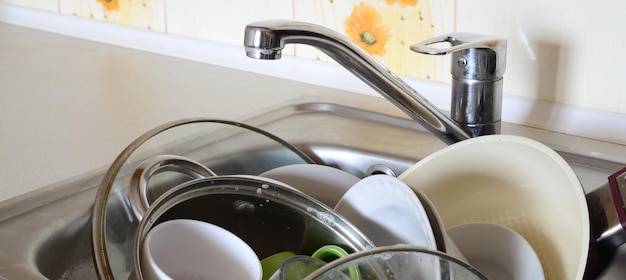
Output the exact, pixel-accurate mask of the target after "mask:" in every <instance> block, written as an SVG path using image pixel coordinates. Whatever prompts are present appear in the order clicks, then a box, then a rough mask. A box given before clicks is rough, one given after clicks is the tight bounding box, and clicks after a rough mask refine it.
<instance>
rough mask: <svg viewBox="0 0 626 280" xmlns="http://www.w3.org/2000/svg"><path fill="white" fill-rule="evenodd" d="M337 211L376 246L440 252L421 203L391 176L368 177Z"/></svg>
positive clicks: (341, 202) (361, 181) (355, 186)
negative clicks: (404, 247) (399, 246)
mask: <svg viewBox="0 0 626 280" xmlns="http://www.w3.org/2000/svg"><path fill="white" fill-rule="evenodd" d="M335 211H336V212H337V213H339V214H340V215H342V216H343V217H345V218H346V219H348V220H349V221H350V222H351V223H352V224H354V225H355V226H356V227H358V228H359V229H360V230H361V231H363V233H365V235H367V236H368V237H369V238H370V239H371V240H372V242H374V244H375V245H376V246H385V245H395V244H412V245H417V246H423V247H426V248H429V249H433V250H436V249H437V243H436V241H435V236H434V233H433V228H432V226H431V223H430V220H429V218H428V215H427V213H426V210H425V209H424V207H423V206H422V203H421V201H420V200H419V199H418V198H417V196H416V195H415V193H413V190H411V189H410V188H409V187H408V186H407V185H406V184H405V183H404V182H402V181H400V180H398V179H396V178H394V177H391V176H387V175H373V176H369V177H366V178H364V179H362V180H360V181H359V182H357V183H356V184H355V185H354V186H352V187H351V188H350V189H349V190H348V191H347V192H346V193H345V195H344V196H343V197H342V198H341V200H340V201H339V203H337V206H335Z"/></svg>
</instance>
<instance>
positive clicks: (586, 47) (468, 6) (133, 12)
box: [0, 0, 626, 113]
mask: <svg viewBox="0 0 626 280" xmlns="http://www.w3.org/2000/svg"><path fill="white" fill-rule="evenodd" d="M113 1H117V2H118V3H119V8H117V9H115V10H106V9H105V8H104V6H103V5H102V4H101V3H99V2H98V0H0V2H3V3H9V4H15V5H19V6H24V7H29V8H35V9H42V10H47V11H52V12H59V13H62V14H67V15H74V16H80V17H85V18H91V19H95V20H103V21H108V22H114V23H119V24H123V25H128V26H133V27H137V28H143V29H150V30H155V31H160V32H167V33H170V34H176V35H182V36H190V37H194V38H199V39H203V40H210V41H215V42H221V43H227V44H234V45H240V44H241V42H242V40H243V30H244V26H245V25H246V24H248V23H250V22H253V21H257V20H263V19H295V20H300V21H306V22H312V23H316V24H320V25H323V26H326V27H329V28H331V29H334V30H336V31H338V32H340V33H342V34H345V21H346V18H347V17H348V16H350V14H351V13H352V11H353V9H354V7H355V6H357V5H360V3H362V2H365V3H366V4H368V5H371V6H373V7H375V8H376V10H377V12H378V13H380V14H381V15H382V17H383V24H384V25H386V26H389V27H390V28H393V30H394V34H393V36H392V37H391V38H390V39H389V41H388V43H387V44H386V49H387V52H386V53H385V55H382V56H375V58H376V59H378V60H379V61H381V62H382V63H383V64H385V65H386V66H387V67H389V68H390V69H391V70H392V71H394V72H396V73H398V74H402V75H409V76H414V77H418V78H425V79H433V80H436V81H441V82H450V74H449V68H450V58H449V56H440V57H429V56H426V55H420V54H416V53H413V52H411V51H410V50H409V46H410V45H411V44H414V43H416V42H419V41H421V40H424V39H428V38H430V37H433V36H438V35H443V34H447V33H450V32H454V31H462V32H473V33H480V34H486V35H495V36H501V37H505V38H507V39H508V54H507V70H506V74H505V81H504V84H505V87H504V92H505V93H506V94H511V95H518V96H523V97H529V98H536V99H542V100H548V101H555V102H560V103H564V104H569V105H575V106H581V107H586V108H592V109H599V110H604V111H609V112H618V113H626V96H625V94H624V93H623V92H624V90H625V89H626V79H624V78H623V77H622V76H623V72H624V70H623V65H624V64H626V52H625V51H623V48H624V46H626V36H623V35H624V34H623V33H624V31H622V27H623V26H625V24H626V17H624V16H623V11H624V10H626V1H622V0H606V1H603V2H602V3H601V4H599V3H596V2H593V1H583V0H571V1H561V0H508V1H502V0H462V1H459V0H419V1H418V2H417V5H415V6H403V5H400V4H399V3H395V4H392V5H389V4H387V3H386V1H384V0H231V1H206V0H113ZM396 2H398V1H396ZM285 53H287V54H294V55H297V56H301V57H308V58H312V59H319V60H330V59H329V58H328V57H326V56H325V55H323V54H322V53H321V52H319V51H318V50H316V49H314V48H312V47H306V46H301V45H299V46H297V47H295V46H289V47H288V48H286V49H285Z"/></svg>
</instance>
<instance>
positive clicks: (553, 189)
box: [399, 135, 590, 280]
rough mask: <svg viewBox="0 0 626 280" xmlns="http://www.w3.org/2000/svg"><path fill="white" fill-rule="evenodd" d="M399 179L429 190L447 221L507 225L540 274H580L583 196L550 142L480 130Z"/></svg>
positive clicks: (584, 247)
mask: <svg viewBox="0 0 626 280" xmlns="http://www.w3.org/2000/svg"><path fill="white" fill-rule="evenodd" d="M399 178H400V179H401V180H402V181H404V182H405V183H407V184H408V185H410V186H411V187H413V188H416V189H418V190H420V191H422V192H423V193H425V194H426V196H428V198H429V199H430V200H431V201H432V202H433V204H434V205H435V207H436V208H437V211H438V212H439V214H440V216H441V219H442V220H443V223H444V225H445V226H446V227H447V228H449V227H453V226H455V225H459V224H462V223H467V222H474V221H478V222H490V223H496V224H501V225H504V226H507V227H509V228H511V229H513V230H515V231H516V232H518V233H520V234H521V235H522V236H523V237H524V238H525V239H526V240H528V242H529V243H530V244H531V245H532V247H533V249H534V250H535V252H537V255H538V256H539V259H540V261H541V265H542V267H543V270H544V274H545V277H546V279H567V280H569V279H582V275H583V273H584V270H585V264H586V260H587V254H588V246H589V237H590V232H589V212H588V210H587V203H586V200H585V195H584V192H583V189H582V186H581V184H580V182H579V181H578V179H577V177H576V175H575V174H574V172H573V170H572V169H571V167H570V166H569V165H568V164H567V163H566V162H565V160H563V158H561V157H560V156H559V155H558V154H557V153H556V152H554V151H553V150H552V149H550V148H549V147H547V146H545V145H543V144H541V143H539V142H537V141H534V140H531V139H528V138H523V137H518V136H511V135H490V136H482V137H478V138H473V139H469V140H465V141H461V142H459V143H456V144H453V145H450V146H449V147H446V148H444V149H442V150H440V151H438V152H436V153H434V154H431V155H430V156H428V157H426V158H424V159H423V160H421V161H420V162H418V163H417V164H415V165H414V166H412V167H411V168H410V169H408V170H407V171H405V172H404V173H403V174H401V175H400V176H399Z"/></svg>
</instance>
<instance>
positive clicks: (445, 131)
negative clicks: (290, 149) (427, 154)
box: [244, 20, 506, 144]
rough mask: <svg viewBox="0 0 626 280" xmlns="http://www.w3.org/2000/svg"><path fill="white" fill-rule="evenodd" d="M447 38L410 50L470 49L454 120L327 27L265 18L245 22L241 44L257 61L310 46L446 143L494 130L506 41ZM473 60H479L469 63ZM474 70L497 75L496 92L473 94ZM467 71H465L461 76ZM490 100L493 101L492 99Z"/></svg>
mask: <svg viewBox="0 0 626 280" xmlns="http://www.w3.org/2000/svg"><path fill="white" fill-rule="evenodd" d="M449 38H450V39H448V37H445V38H443V39H438V40H437V41H447V42H450V43H451V44H452V45H453V46H452V47H451V48H449V50H446V51H444V52H441V51H439V52H437V53H435V52H433V51H430V47H429V45H430V44H432V43H428V42H427V44H424V45H423V48H420V47H419V46H418V45H416V46H414V48H415V49H414V50H416V51H421V50H422V49H427V51H425V52H427V53H430V54H445V53H450V52H456V51H462V50H470V51H469V52H470V53H469V55H468V56H467V57H465V65H463V63H462V62H460V61H459V62H458V63H457V65H460V66H462V68H464V69H465V70H463V69H461V70H460V71H458V72H459V75H460V76H462V77H463V78H466V79H461V80H462V81H461V82H466V83H470V86H466V87H457V86H453V90H457V91H458V90H463V91H468V92H469V91H471V94H470V95H471V97H463V96H466V95H467V94H463V93H454V92H453V104H452V107H451V108H452V110H451V115H453V116H457V117H458V118H457V119H458V120H453V119H452V118H450V117H449V116H448V115H446V114H445V113H443V112H441V111H440V110H439V109H438V108H437V107H435V106H434V105H433V104H432V103H430V102H429V101H428V100H426V99H425V98H424V97H423V96H422V95H420V94H419V93H418V92H417V91H416V90H414V89H413V88H411V87H410V86H409V85H408V84H407V83H405V82H404V81H403V80H401V79H400V78H399V77H398V76H396V75H395V74H393V73H392V72H391V71H390V70H389V69H387V67H385V66H384V65H382V64H381V63H380V62H378V61H377V60H375V59H374V58H373V57H371V56H370V55H369V54H367V53H366V52H365V51H364V50H362V49H361V48H360V47H358V46H357V45H356V44H355V43H354V42H352V41H350V39H348V38H347V37H345V36H343V35H341V34H339V33H338V32H335V31H333V30H331V29H328V28H325V27H322V26H318V25H314V24H309V23H303V22H296V21H285V20H268V21H261V22H255V23H251V24H249V25H247V26H246V29H245V37H244V46H245V49H246V54H247V56H249V57H251V58H256V59H272V60H273V59H280V58H281V53H282V49H283V48H284V46H285V44H290V43H299V44H307V45H311V46H314V47H316V48H318V49H320V50H321V51H322V52H324V53H325V54H327V55H328V56H329V57H331V58H332V59H334V60H335V61H337V62H338V63H339V64H340V65H342V66H343V67H344V68H346V69H347V70H349V71H350V72H351V73H352V74H354V75H355V76H357V77H358V78H360V79H361V80H362V81H363V82H365V83H366V84H368V85H369V86H370V87H372V88H373V89H375V90H376V91H377V92H378V93H380V94H381V95H382V96H384V97H385V98H387V99H388V100H389V101H391V102H392V103H393V104H395V105H396V106H397V107H398V108H400V109H401V110H402V111H404V112H405V113H406V114H408V115H409V116H410V117H411V118H413V119H414V120H416V121H418V122H420V123H421V124H422V125H423V126H424V127H425V128H426V129H427V130H428V131H430V132H432V133H433V134H434V135H435V136H437V137H439V138H440V139H441V140H442V141H443V142H445V143H447V144H452V143H455V142H458V141H461V140H464V139H468V138H470V137H475V136H478V135H482V134H493V133H498V132H499V127H500V112H501V101H500V100H501V89H502V87H501V85H502V84H501V80H502V76H501V74H502V72H503V70H504V64H503V61H504V58H503V57H504V56H503V54H502V53H501V52H502V51H503V50H504V51H505V50H506V41H505V40H496V41H494V42H491V41H489V42H482V43H476V42H471V43H463V44H461V42H463V41H461V40H456V39H454V37H449ZM481 41H484V40H481ZM464 47H470V48H464ZM475 49H478V50H482V49H486V50H488V51H486V52H492V53H494V54H493V58H491V57H488V56H486V55H484V54H483V52H481V51H475ZM494 50H497V51H494ZM459 53H460V52H459ZM496 57H497V58H496ZM475 60H482V61H478V62H476V63H474V61H475ZM495 63H500V64H499V65H498V70H501V71H496V72H494V71H495V69H494V70H489V69H491V68H493V67H492V66H495ZM477 69H478V70H480V73H483V72H485V71H486V72H487V73H489V74H495V75H496V76H497V75H498V74H499V75H500V78H499V80H498V79H497V78H496V79H495V81H496V82H495V83H496V86H495V87H494V89H495V90H487V91H484V90H483V91H481V92H482V93H480V94H477V90H475V89H476V88H481V87H482V88H484V87H485V84H484V83H483V84H481V85H479V86H478V87H476V88H475V87H473V86H471V84H474V83H475V79H474V78H477V77H475V75H474V74H472V73H474V70H477ZM464 72H465V73H464ZM455 73H456V72H455V70H454V69H453V76H456V75H455ZM468 73H469V75H464V74H468ZM492 76H493V75H492ZM492 80H493V79H492ZM468 89H470V90H468ZM484 92H487V94H490V95H492V96H495V97H492V96H489V97H488V98H485V93H484ZM489 92H491V93H489ZM455 96H458V97H455ZM494 98H495V101H493V100H494ZM454 99H458V102H456V101H454ZM454 103H461V104H454ZM476 121H478V122H476ZM477 128H478V129H477Z"/></svg>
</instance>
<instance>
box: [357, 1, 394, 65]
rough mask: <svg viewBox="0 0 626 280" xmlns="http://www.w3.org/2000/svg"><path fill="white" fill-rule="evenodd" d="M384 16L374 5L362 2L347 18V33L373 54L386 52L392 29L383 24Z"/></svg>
mask: <svg viewBox="0 0 626 280" xmlns="http://www.w3.org/2000/svg"><path fill="white" fill-rule="evenodd" d="M382 21H383V18H382V16H381V15H380V13H378V11H376V9H374V8H373V7H372V6H369V5H367V4H365V3H361V4H360V5H358V6H355V7H354V9H353V10H352V14H351V15H350V16H349V17H348V18H346V22H345V25H346V26H345V27H346V35H348V37H349V38H350V39H351V40H352V41H354V42H355V43H356V44H357V45H359V47H361V48H363V49H364V50H365V51H366V52H368V53H369V54H371V55H383V54H385V51H386V50H385V44H386V43H387V41H388V40H389V38H390V37H391V35H392V33H393V32H392V29H391V28H389V27H387V26H385V25H383V24H382Z"/></svg>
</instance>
